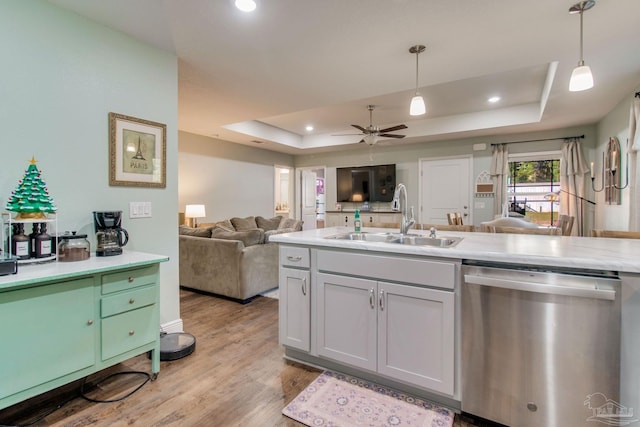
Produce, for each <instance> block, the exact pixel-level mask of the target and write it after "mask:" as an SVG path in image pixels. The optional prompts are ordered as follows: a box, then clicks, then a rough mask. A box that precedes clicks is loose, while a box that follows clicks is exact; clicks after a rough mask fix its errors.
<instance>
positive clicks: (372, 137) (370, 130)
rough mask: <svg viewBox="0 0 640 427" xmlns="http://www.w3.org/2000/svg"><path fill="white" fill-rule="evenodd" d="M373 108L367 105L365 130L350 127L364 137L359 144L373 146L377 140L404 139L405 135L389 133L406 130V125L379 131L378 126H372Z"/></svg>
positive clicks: (360, 127)
mask: <svg viewBox="0 0 640 427" xmlns="http://www.w3.org/2000/svg"><path fill="white" fill-rule="evenodd" d="M374 108H375V106H374V105H367V109H368V110H369V126H367V127H366V128H365V127H362V126H359V125H351V126H353V127H354V128H356V129H358V130H359V131H361V132H362V135H364V138H362V140H360V142H364V143H366V144H369V145H374V144H375V143H376V142H378V139H379V138H404V137H405V135H398V134H394V133H389V132H394V131H397V130H401V129H407V126H406V125H396V126H391V127H389V128H385V129H380V128H379V127H378V126H374V125H373V109H374ZM341 135H360V134H358V133H347V134H341ZM336 136H337V135H336Z"/></svg>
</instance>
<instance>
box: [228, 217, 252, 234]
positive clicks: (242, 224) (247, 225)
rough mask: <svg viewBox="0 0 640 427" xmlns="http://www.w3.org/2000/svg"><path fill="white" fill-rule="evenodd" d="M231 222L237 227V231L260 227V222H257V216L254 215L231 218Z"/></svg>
mask: <svg viewBox="0 0 640 427" xmlns="http://www.w3.org/2000/svg"><path fill="white" fill-rule="evenodd" d="M231 224H233V227H234V228H235V229H236V231H244V230H253V229H254V228H258V224H256V218H255V217H253V216H248V217H246V218H238V217H233V218H231Z"/></svg>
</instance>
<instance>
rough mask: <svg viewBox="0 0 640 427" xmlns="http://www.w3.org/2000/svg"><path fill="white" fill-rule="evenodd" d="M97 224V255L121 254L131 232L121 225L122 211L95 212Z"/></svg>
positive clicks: (94, 219)
mask: <svg viewBox="0 0 640 427" xmlns="http://www.w3.org/2000/svg"><path fill="white" fill-rule="evenodd" d="M93 222H94V225H95V231H96V239H97V240H98V244H97V246H96V256H111V255H120V254H121V253H122V247H123V246H124V245H126V244H127V242H128V241H129V233H127V230H125V229H124V228H122V227H121V225H122V211H104V212H96V211H94V212H93Z"/></svg>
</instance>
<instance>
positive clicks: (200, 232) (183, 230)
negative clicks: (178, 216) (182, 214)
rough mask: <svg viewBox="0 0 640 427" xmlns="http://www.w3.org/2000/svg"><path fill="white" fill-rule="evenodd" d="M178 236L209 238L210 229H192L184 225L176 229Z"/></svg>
mask: <svg viewBox="0 0 640 427" xmlns="http://www.w3.org/2000/svg"><path fill="white" fill-rule="evenodd" d="M178 234H179V235H182V236H193V237H211V229H210V228H192V227H188V226H186V225H181V226H180V227H178Z"/></svg>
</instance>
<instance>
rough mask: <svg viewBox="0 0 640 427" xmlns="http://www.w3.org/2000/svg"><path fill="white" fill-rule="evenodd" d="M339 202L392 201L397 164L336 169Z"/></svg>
mask: <svg viewBox="0 0 640 427" xmlns="http://www.w3.org/2000/svg"><path fill="white" fill-rule="evenodd" d="M336 183H337V192H336V194H337V199H338V200H337V201H338V202H390V201H391V200H393V191H394V190H395V187H396V165H395V164H391V165H377V166H353V167H349V168H337V169H336Z"/></svg>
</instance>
